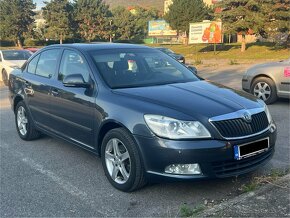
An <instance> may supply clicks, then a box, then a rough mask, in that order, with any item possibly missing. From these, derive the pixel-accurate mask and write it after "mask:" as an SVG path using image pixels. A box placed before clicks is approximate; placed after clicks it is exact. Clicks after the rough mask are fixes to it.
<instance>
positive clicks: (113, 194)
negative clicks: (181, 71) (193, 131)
mask: <svg viewBox="0 0 290 218" xmlns="http://www.w3.org/2000/svg"><path fill="white" fill-rule="evenodd" d="M244 67H245V66H231V67H228V68H223V69H222V70H215V69H214V68H204V69H202V70H201V71H200V75H201V76H203V77H205V78H208V79H211V80H213V81H217V82H220V83H223V84H225V85H228V86H231V87H234V88H238V89H239V88H240V81H241V77H242V72H243V69H244ZM7 95H8V91H7V89H6V88H3V87H2V88H0V107H1V111H0V119H1V120H0V125H1V126H0V130H1V132H0V137H1V138H0V179H1V184H0V216H1V217H15V216H26V217H27V216H33V217H39V216H57V217H64V216H65V217H68V216H78V217H79V216H126V217H127V216H134V217H135V216H142V217H144V216H176V215H177V214H178V210H179V209H180V206H181V205H182V204H184V203H185V204H188V205H190V206H192V207H194V206H196V205H200V204H203V202H204V201H205V200H207V201H208V202H212V201H214V202H219V201H222V200H223V199H229V198H232V197H234V196H236V195H237V194H238V193H239V191H238V189H239V188H240V187H241V185H242V184H243V183H245V182H247V181H248V180H249V179H250V178H252V177H253V176H255V175H256V174H263V173H267V172H269V171H271V170H272V169H285V168H288V167H289V163H290V161H289V147H290V146H289V129H290V128H289V123H290V118H289V117H290V112H289V111H290V110H289V101H287V100H281V101H278V102H277V103H276V104H274V105H271V106H270V111H271V113H272V116H273V118H274V119H275V120H276V122H277V125H278V131H279V132H278V140H277V144H276V153H275V155H274V158H273V159H272V160H271V162H270V163H269V164H267V165H266V166H264V167H263V168H261V169H259V170H258V171H256V172H255V173H251V174H248V175H245V176H241V177H238V178H228V179H222V180H210V181H202V182H179V183H163V184H151V185H149V186H147V187H145V188H143V189H142V190H139V191H137V192H134V193H123V192H120V191H117V190H116V189H114V188H113V187H112V186H111V185H110V184H109V182H108V181H107V180H106V178H105V175H104V173H103V169H102V166H101V161H100V159H99V158H98V157H96V156H94V155H92V154H90V153H89V152H87V151H85V150H82V149H80V148H78V147H76V146H73V145H71V144H69V143H66V142H64V141H62V140H59V139H54V138H50V137H48V136H46V137H43V138H41V139H38V140H35V141H30V142H26V141H22V140H21V139H20V138H19V137H18V135H17V132H16V129H15V124H14V114H13V113H12V111H11V110H10V104H9V102H8V98H7Z"/></svg>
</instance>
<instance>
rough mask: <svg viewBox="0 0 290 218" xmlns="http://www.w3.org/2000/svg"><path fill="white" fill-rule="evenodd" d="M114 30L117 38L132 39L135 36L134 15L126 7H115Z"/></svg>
mask: <svg viewBox="0 0 290 218" xmlns="http://www.w3.org/2000/svg"><path fill="white" fill-rule="evenodd" d="M112 12H113V32H114V35H115V38H117V39H121V40H130V39H133V38H134V29H135V25H134V22H135V20H134V15H133V14H131V13H130V11H129V10H127V9H126V8H125V7H122V6H118V7H116V8H114V9H113V11H112Z"/></svg>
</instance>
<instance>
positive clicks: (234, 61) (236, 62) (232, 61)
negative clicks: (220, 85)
mask: <svg viewBox="0 0 290 218" xmlns="http://www.w3.org/2000/svg"><path fill="white" fill-rule="evenodd" d="M229 65H239V63H238V61H237V60H232V59H231V60H230V62H229Z"/></svg>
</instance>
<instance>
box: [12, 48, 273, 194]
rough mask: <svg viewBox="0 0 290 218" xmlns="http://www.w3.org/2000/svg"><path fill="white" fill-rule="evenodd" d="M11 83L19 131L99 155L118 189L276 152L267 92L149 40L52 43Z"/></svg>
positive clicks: (215, 173) (237, 170) (190, 176)
mask: <svg viewBox="0 0 290 218" xmlns="http://www.w3.org/2000/svg"><path fill="white" fill-rule="evenodd" d="M129 60H130V61H134V64H131V65H130V66H131V67H130V66H129ZM163 62H168V63H169V64H168V65H166V66H164V65H160V64H159V63H163ZM9 90H10V95H9V96H10V101H11V106H12V109H13V111H14V113H15V123H16V129H17V132H18V134H19V136H20V138H21V139H23V140H32V139H36V138H38V137H39V136H40V132H42V133H45V134H48V135H51V136H56V137H59V138H62V139H65V140H67V141H69V142H71V143H73V144H75V145H78V146H81V147H83V148H85V149H87V150H89V151H91V152H93V153H95V154H98V155H100V157H101V160H102V164H103V168H104V171H105V175H106V177H107V178H108V180H109V182H110V183H111V184H112V185H113V186H114V187H115V188H117V189H119V190H122V191H133V190H136V189H138V188H141V187H142V186H144V185H145V184H146V182H147V181H152V180H155V181H156V180H159V179H163V180H164V179H168V180H196V179H204V178H223V177H230V176H236V175H240V174H243V173H247V172H250V171H253V170H254V169H256V168H257V167H259V166H262V165H263V164H265V163H266V162H267V161H269V160H270V159H271V157H272V155H273V153H274V147H275V141H276V135H277V131H276V125H275V123H274V121H273V119H272V117H271V115H270V113H269V110H268V108H267V106H266V105H265V103H264V102H263V101H261V100H259V99H257V98H256V97H254V96H252V95H250V94H247V93H244V92H240V91H236V90H232V89H230V88H227V87H225V86H222V85H219V84H216V83H213V82H209V81H205V80H203V79H201V78H199V77H197V76H196V75H195V74H194V73H192V72H191V71H190V70H189V69H188V68H187V67H186V66H184V65H183V64H181V63H179V62H177V61H176V60H174V59H173V58H170V57H169V56H168V55H166V54H164V53H162V52H160V51H158V50H157V49H153V48H148V47H145V46H139V45H129V44H113V43H111V44H72V45H54V46H48V47H46V48H44V49H42V50H41V51H39V52H38V53H36V54H34V55H33V56H32V57H31V58H30V59H29V60H28V62H27V63H26V64H25V65H24V66H23V67H22V69H18V70H14V71H13V73H12V74H11V76H10V82H9Z"/></svg>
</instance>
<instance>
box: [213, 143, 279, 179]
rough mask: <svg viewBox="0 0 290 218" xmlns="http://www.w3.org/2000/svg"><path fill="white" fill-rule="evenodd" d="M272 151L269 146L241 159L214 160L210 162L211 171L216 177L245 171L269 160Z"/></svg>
mask: <svg viewBox="0 0 290 218" xmlns="http://www.w3.org/2000/svg"><path fill="white" fill-rule="evenodd" d="M273 153H274V149H273V148H270V149H269V150H268V151H266V152H263V153H261V154H257V155H255V156H252V157H248V158H245V159H242V160H230V161H221V162H214V163H212V167H213V171H214V173H215V176H216V177H229V176H235V175H240V174H243V173H247V172H249V171H251V170H253V169H254V168H256V167H258V166H259V165H261V164H263V163H265V161H267V160H270V157H271V156H272V155H273Z"/></svg>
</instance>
